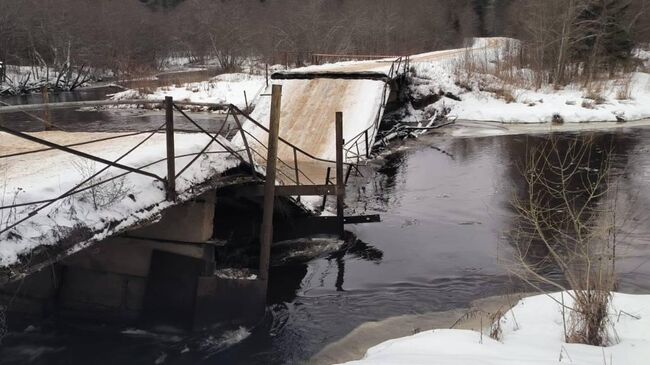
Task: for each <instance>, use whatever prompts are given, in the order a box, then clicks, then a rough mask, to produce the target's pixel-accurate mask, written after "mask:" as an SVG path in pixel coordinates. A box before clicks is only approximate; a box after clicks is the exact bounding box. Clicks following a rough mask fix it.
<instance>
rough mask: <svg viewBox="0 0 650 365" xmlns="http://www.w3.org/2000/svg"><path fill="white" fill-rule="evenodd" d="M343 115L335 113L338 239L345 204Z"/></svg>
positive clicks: (342, 222)
mask: <svg viewBox="0 0 650 365" xmlns="http://www.w3.org/2000/svg"><path fill="white" fill-rule="evenodd" d="M344 144H345V143H344V141H343V113H341V112H336V218H337V222H338V229H339V237H340V238H343V237H344V234H345V230H344V218H345V213H344V212H343V208H344V204H345V184H344V182H343V145H344Z"/></svg>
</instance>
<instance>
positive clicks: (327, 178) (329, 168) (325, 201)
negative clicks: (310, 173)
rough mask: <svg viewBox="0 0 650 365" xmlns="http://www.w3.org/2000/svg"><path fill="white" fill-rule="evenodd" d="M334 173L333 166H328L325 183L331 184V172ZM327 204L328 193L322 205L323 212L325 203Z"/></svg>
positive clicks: (324, 196)
mask: <svg viewBox="0 0 650 365" xmlns="http://www.w3.org/2000/svg"><path fill="white" fill-rule="evenodd" d="M331 173H332V167H330V166H328V167H327V173H326V174H325V185H329V184H330V174H331ZM326 204H327V195H323V204H321V206H320V210H321V212H322V211H323V210H325V205H326Z"/></svg>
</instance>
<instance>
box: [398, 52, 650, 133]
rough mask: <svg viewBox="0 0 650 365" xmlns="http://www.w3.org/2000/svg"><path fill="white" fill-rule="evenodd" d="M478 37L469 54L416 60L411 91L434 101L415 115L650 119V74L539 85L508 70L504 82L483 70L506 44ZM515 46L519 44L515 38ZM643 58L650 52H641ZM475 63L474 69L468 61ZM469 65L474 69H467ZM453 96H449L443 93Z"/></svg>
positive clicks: (495, 118)
mask: <svg viewBox="0 0 650 365" xmlns="http://www.w3.org/2000/svg"><path fill="white" fill-rule="evenodd" d="M480 41H481V40H477V41H476V42H475V45H474V46H473V48H471V49H468V50H467V52H458V53H454V54H450V55H449V56H448V57H445V58H440V59H429V60H418V57H417V56H414V57H413V58H412V59H413V61H412V71H413V72H412V75H411V76H412V79H411V80H412V84H411V90H410V91H411V95H412V96H413V99H415V100H426V99H427V98H431V97H432V96H433V95H438V96H440V97H439V98H437V97H435V98H434V100H430V101H433V102H432V103H426V104H428V105H424V106H422V108H420V110H412V112H413V114H414V115H415V117H416V118H420V119H422V118H425V119H426V118H427V117H428V116H430V115H432V114H433V112H434V110H437V111H442V110H444V109H446V110H447V111H448V112H449V115H450V116H453V117H455V118H458V119H463V120H474V121H490V122H500V123H548V122H551V121H556V122H558V121H560V122H615V121H617V120H625V121H634V120H640V119H645V118H650V74H648V73H645V72H634V73H631V74H628V75H626V76H622V77H617V78H615V79H612V80H607V81H600V82H597V83H594V84H593V85H591V86H590V87H589V88H587V89H585V88H584V87H583V85H577V84H572V85H569V86H566V87H564V88H561V89H555V88H553V87H552V86H550V85H548V86H543V87H542V88H540V89H535V88H534V87H533V86H532V83H530V82H529V81H528V79H529V78H530V72H529V71H527V70H515V71H513V72H508V75H509V76H508V77H509V78H510V80H502V79H500V78H498V77H496V76H494V75H492V74H485V73H480V71H481V70H485V69H490V68H494V67H495V64H496V63H497V62H499V60H501V59H503V54H504V52H506V50H505V48H504V44H505V43H504V42H498V43H497V44H499V45H501V46H500V47H496V48H489V49H485V48H481V47H477V46H476V44H478V45H480V44H482V43H485V42H480ZM511 41H512V43H511V44H516V41H515V40H511ZM636 55H637V56H638V57H650V53H648V52H645V51H638V52H637V53H636ZM468 59H470V60H471V61H470V62H474V63H476V64H477V65H478V66H476V67H475V68H472V67H468V66H467V65H466V64H465V62H467V60H468ZM465 68H469V69H465ZM445 94H448V95H453V96H454V97H453V98H451V97H445V96H443V95H445Z"/></svg>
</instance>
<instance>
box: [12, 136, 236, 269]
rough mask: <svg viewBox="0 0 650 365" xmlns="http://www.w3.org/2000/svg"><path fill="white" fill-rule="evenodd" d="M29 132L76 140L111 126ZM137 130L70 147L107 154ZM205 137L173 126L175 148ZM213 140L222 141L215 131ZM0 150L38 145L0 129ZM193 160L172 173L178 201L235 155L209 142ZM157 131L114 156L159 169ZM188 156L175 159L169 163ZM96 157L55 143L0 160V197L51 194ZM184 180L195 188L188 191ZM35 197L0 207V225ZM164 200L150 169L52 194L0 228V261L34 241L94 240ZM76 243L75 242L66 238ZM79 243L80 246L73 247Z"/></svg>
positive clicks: (92, 168)
mask: <svg viewBox="0 0 650 365" xmlns="http://www.w3.org/2000/svg"><path fill="white" fill-rule="evenodd" d="M35 135H36V136H38V137H40V138H44V139H47V140H50V141H54V142H57V143H61V144H69V143H76V142H81V141H87V140H94V139H98V138H105V137H111V136H115V135H116V134H111V133H65V132H39V133H35ZM144 137H146V136H144V135H136V136H129V137H124V138H120V139H114V140H109V141H104V142H100V143H93V144H88V145H83V146H78V147H75V149H77V150H80V151H83V152H86V153H90V154H93V155H95V156H98V157H101V158H104V159H107V160H111V161H114V160H116V159H117V158H118V157H120V156H121V155H122V154H124V153H125V152H126V151H128V150H130V149H131V148H132V147H134V146H136V145H137V144H138V143H139V142H140V141H142V140H143V139H144ZM209 141H210V137H208V136H207V135H205V134H198V133H197V134H186V133H176V135H175V151H176V155H177V156H178V155H186V154H195V153H199V152H200V151H201V150H202V149H203V148H204V147H205V146H206V145H207V144H208V142H209ZM220 142H221V143H223V144H225V145H228V144H229V142H228V141H226V140H225V139H223V138H220ZM0 146H2V147H0V154H3V155H5V154H8V153H16V152H24V151H26V150H34V149H38V148H42V146H39V145H36V144H33V143H30V142H25V141H24V140H21V139H19V138H17V137H12V136H9V135H7V134H5V133H0ZM206 152H210V153H208V154H203V155H202V156H201V157H200V158H199V159H198V160H197V161H196V162H194V164H193V165H191V166H190V167H189V168H188V169H187V170H186V171H185V172H183V174H182V175H181V176H180V177H178V178H177V180H176V181H177V182H176V186H177V191H178V192H179V194H180V196H179V198H180V199H179V200H180V201H184V200H187V199H189V198H192V197H193V196H195V195H196V194H198V193H200V192H201V191H200V190H201V189H200V184H202V183H204V182H207V181H209V180H210V179H211V178H213V177H215V176H218V175H219V174H220V173H221V172H224V171H226V170H228V169H229V168H232V167H234V166H236V165H238V164H239V160H237V159H236V158H234V157H231V155H229V154H225V153H222V152H223V149H222V148H221V147H220V146H219V145H218V144H216V143H213V144H212V145H211V146H210V148H209V149H208V150H207V151H206ZM165 157H166V148H165V135H164V134H156V135H154V136H153V137H151V138H150V139H149V140H148V141H146V142H145V143H144V144H143V145H141V146H140V147H138V148H137V149H136V150H135V151H134V152H133V153H131V154H129V155H128V156H126V157H125V158H124V159H122V160H120V163H121V164H123V165H127V166H131V167H135V168H138V167H143V166H146V165H149V164H151V166H148V167H145V168H143V170H144V171H147V172H150V173H153V174H156V175H158V176H160V177H163V178H164V177H165V176H166V168H167V167H166V163H165V161H164V159H165ZM193 157H194V156H187V157H180V158H177V159H176V166H177V171H179V172H180V169H181V168H183V167H184V166H185V165H186V164H187V163H189V162H190V161H191V160H192V158H193ZM103 167H104V165H102V164H99V163H94V162H92V161H90V160H86V159H83V158H80V157H77V156H74V155H71V154H67V153H64V152H61V151H47V152H42V153H34V154H29V155H23V156H16V157H10V158H5V159H2V160H0V179H1V181H2V192H1V194H2V195H1V199H2V201H1V202H0V205H2V206H7V205H16V204H24V203H31V202H37V201H42V200H47V199H52V198H56V197H58V196H60V195H61V194H63V193H65V192H67V191H68V190H70V189H71V188H73V187H75V186H76V185H77V184H79V183H81V182H82V181H84V180H85V179H86V178H89V177H90V176H91V175H93V174H94V173H95V172H97V171H99V170H100V169H102V168H103ZM122 173H124V171H123V170H121V169H117V168H109V169H108V170H106V171H105V172H103V173H102V174H100V175H99V176H97V177H95V178H94V179H93V180H92V181H91V183H97V182H100V181H104V180H107V179H109V178H111V177H114V176H117V175H120V174H122ZM191 188H197V190H196V191H191V190H190V189H191ZM41 205H43V203H39V204H30V205H27V206H20V207H16V208H12V209H5V210H0V229H4V228H5V227H8V226H10V225H12V224H13V223H14V222H17V221H19V220H20V219H22V218H24V217H26V216H27V215H28V214H30V212H31V211H33V210H34V209H35V208H37V207H39V206H41ZM170 205H172V203H169V202H167V201H166V199H165V189H164V186H163V183H162V182H161V181H159V180H155V179H153V178H152V177H148V176H143V175H139V174H134V173H130V174H128V175H126V176H124V177H122V178H118V179H116V180H113V181H111V182H108V183H106V184H104V185H100V186H98V187H96V188H92V189H89V190H86V191H85V192H83V193H79V194H75V195H72V196H70V197H68V198H65V199H62V200H59V201H57V202H56V203H54V204H52V205H51V206H49V207H47V208H46V209H44V210H42V211H40V212H39V213H38V214H36V215H34V216H33V217H31V218H29V219H28V220H27V221H25V222H23V223H21V224H19V225H18V226H16V227H15V228H13V229H11V230H9V231H8V232H5V233H3V234H2V235H0V267H6V266H10V265H14V264H16V263H18V262H19V260H20V256H21V255H25V254H28V253H30V252H31V250H33V249H34V248H36V247H39V246H43V245H55V244H57V243H59V242H60V241H61V240H65V239H69V237H70V236H73V237H75V238H73V241H79V243H83V242H88V241H95V240H100V239H102V238H103V237H106V236H109V235H111V234H113V233H115V232H119V231H120V230H121V229H125V228H127V227H129V226H131V225H133V224H136V223H138V222H141V221H145V220H147V219H151V218H155V217H156V216H157V215H158V214H159V213H160V212H161V211H162V210H164V209H165V208H167V207H169V206H170ZM70 243H76V242H70ZM78 248H80V247H78Z"/></svg>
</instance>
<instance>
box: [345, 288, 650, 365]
mask: <svg viewBox="0 0 650 365" xmlns="http://www.w3.org/2000/svg"><path fill="white" fill-rule="evenodd" d="M554 299H555V300H554ZM563 299H564V300H565V304H566V305H567V306H571V305H572V303H571V301H570V299H569V296H568V295H564V298H563ZM561 300H562V296H561V294H560V293H554V294H551V295H550V296H549V295H538V296H534V297H529V298H525V299H522V300H521V301H519V303H517V305H515V306H514V307H513V308H512V309H511V310H510V311H508V312H507V313H506V314H505V315H504V316H503V317H502V318H501V319H500V320H499V324H500V326H501V330H502V335H501V339H500V341H497V340H494V339H492V338H490V337H489V336H488V333H489V331H483V332H484V333H483V334H481V333H480V332H476V331H469V330H457V329H438V330H432V331H426V332H421V333H418V334H416V335H414V336H410V337H404V338H399V339H394V340H390V341H387V342H384V343H382V344H380V345H378V346H375V347H373V348H371V349H369V350H368V352H367V353H366V356H365V357H364V359H363V360H360V361H355V362H350V363H348V364H359V365H361V364H363V365H369V364H383V365H385V364H413V365H415V364H432V363H435V364H440V365H444V364H453V365H465V364H467V365H473V364H492V365H511V364H512V365H514V364H517V365H526V364H561V363H575V364H593V365H603V364H616V365H628V364H629V365H632V364H634V365H637V364H645V363H647V359H648V358H649V357H650V295H630V294H621V293H613V294H612V301H611V303H610V306H609V322H610V328H609V331H608V332H609V337H610V338H609V340H610V342H611V343H612V345H611V346H608V347H596V346H587V345H581V344H568V343H565V342H564V329H563V326H564V322H563V316H562V307H561V305H560V304H558V302H559V301H561Z"/></svg>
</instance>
